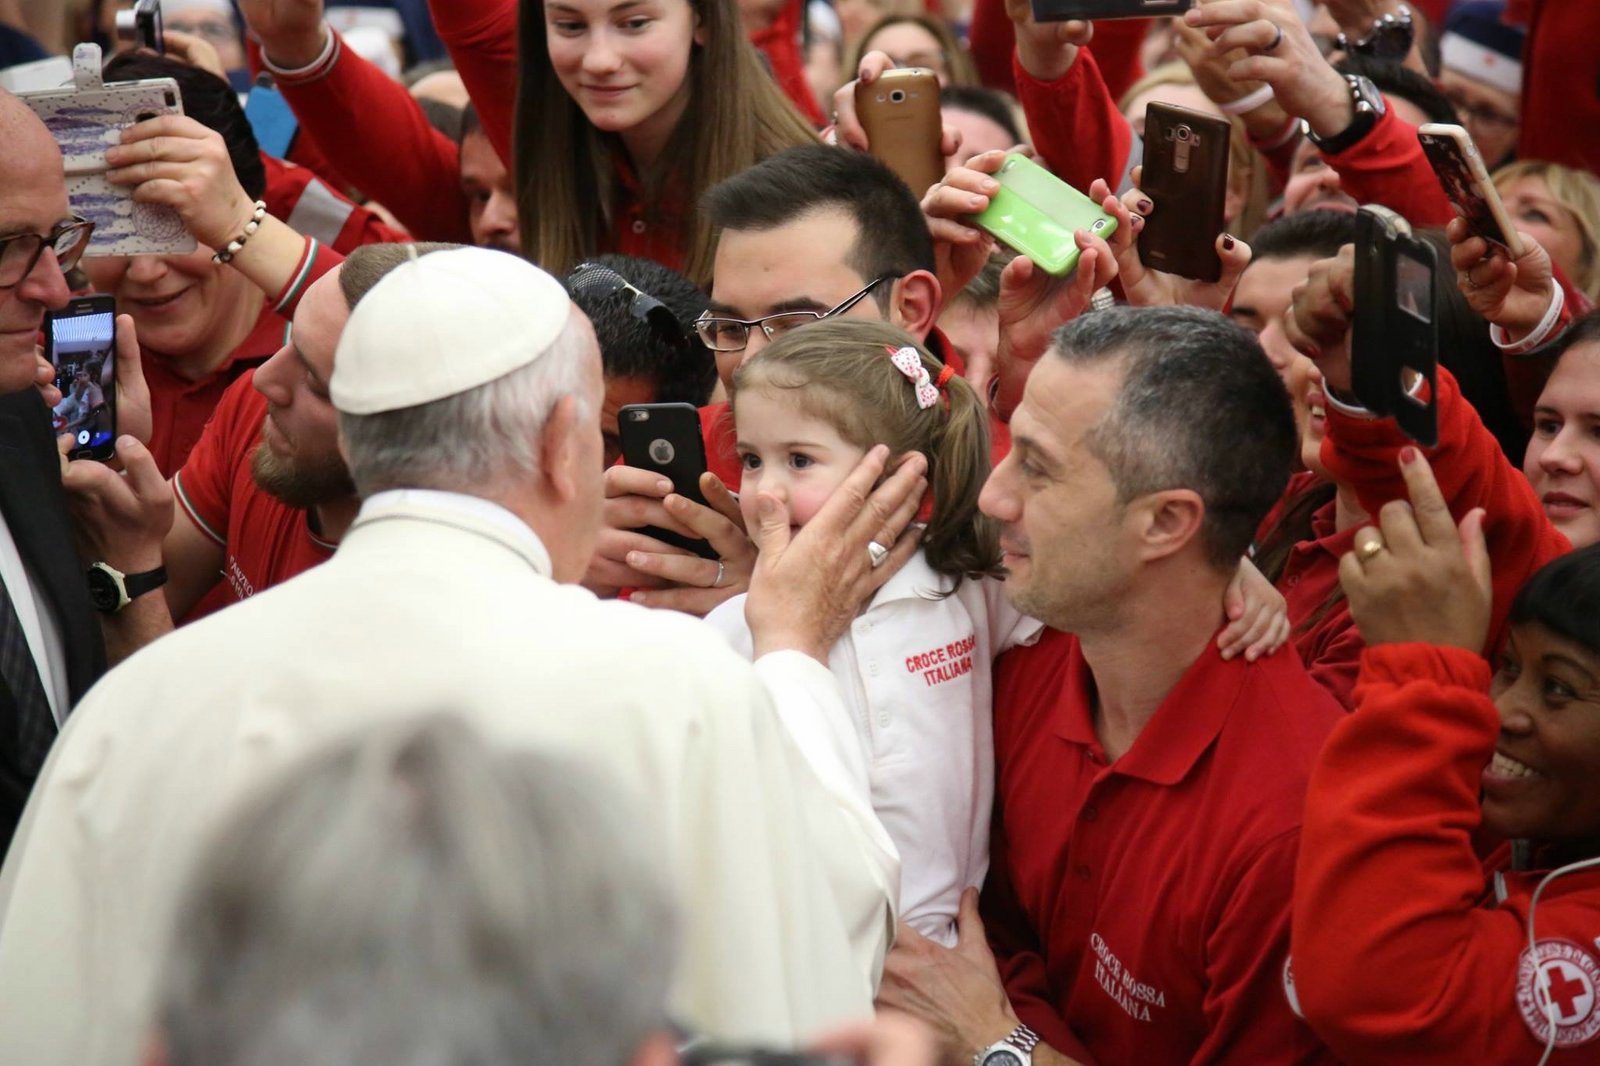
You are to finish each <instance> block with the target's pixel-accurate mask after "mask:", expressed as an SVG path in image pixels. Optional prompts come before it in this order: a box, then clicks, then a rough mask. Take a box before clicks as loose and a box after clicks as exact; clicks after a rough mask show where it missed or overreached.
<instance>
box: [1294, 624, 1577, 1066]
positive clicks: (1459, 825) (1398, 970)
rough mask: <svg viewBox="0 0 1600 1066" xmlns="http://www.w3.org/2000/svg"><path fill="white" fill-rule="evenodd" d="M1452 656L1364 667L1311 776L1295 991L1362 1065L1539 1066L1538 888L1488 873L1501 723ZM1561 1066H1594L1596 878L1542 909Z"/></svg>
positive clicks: (1438, 651)
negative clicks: (1487, 834)
mask: <svg viewBox="0 0 1600 1066" xmlns="http://www.w3.org/2000/svg"><path fill="white" fill-rule="evenodd" d="M1488 685H1489V668H1488V665H1487V664H1486V663H1485V662H1484V661H1483V660H1482V659H1481V658H1479V657H1478V656H1476V655H1473V654H1471V653H1470V652H1466V651H1463V650H1461V649H1459V648H1436V647H1433V646H1431V645H1426V644H1391V645H1385V646H1383V647H1378V648H1370V649H1368V650H1367V652H1366V653H1365V654H1364V655H1363V656H1362V660H1361V681H1360V684H1359V685H1358V686H1357V689H1356V700H1357V707H1356V710H1355V713H1353V714H1351V715H1350V716H1348V717H1347V718H1346V719H1345V720H1344V721H1343V722H1341V723H1339V725H1338V726H1336V727H1335V728H1334V730H1333V735H1332V736H1331V737H1330V738H1329V739H1328V743H1327V746H1326V747H1325V748H1324V749H1323V752H1322V756H1321V758H1320V759H1319V760H1318V762H1317V766H1316V770H1315V771H1314V772H1313V773H1312V775H1311V784H1310V788H1309V790H1308V792H1307V796H1306V815H1305V827H1304V829H1303V830H1302V832H1301V844H1300V860H1299V863H1298V866H1297V868H1296V871H1295V884H1296V888H1295V898H1294V932H1293V946H1294V988H1295V992H1296V994H1297V996H1298V999H1299V1004H1300V1006H1301V1008H1302V1009H1303V1011H1304V1013H1305V1016H1306V1017H1307V1018H1308V1019H1310V1021H1311V1026H1312V1028H1313V1029H1315V1030H1316V1031H1317V1033H1318V1035H1320V1036H1321V1037H1322V1038H1323V1039H1324V1040H1326V1041H1327V1042H1328V1045H1329V1046H1330V1047H1331V1048H1333V1050H1334V1051H1335V1052H1336V1053H1338V1054H1339V1055H1340V1056H1342V1057H1343V1058H1344V1059H1345V1060H1346V1061H1348V1062H1351V1063H1364V1064H1367V1066H1403V1064H1404V1066H1410V1064H1415V1066H1434V1064H1437V1063H1482V1064H1485V1066H1510V1064H1514V1063H1515V1064H1530V1066H1531V1064H1532V1063H1534V1062H1537V1061H1539V1057H1540V1055H1541V1054H1543V1051H1544V1044H1545V1040H1546V1038H1547V1036H1548V1035H1549V1028H1548V1026H1549V1022H1548V1020H1547V1019H1546V1017H1545V1010H1544V1006H1545V1004H1544V1001H1543V999H1542V998H1540V997H1538V996H1537V993H1536V989H1535V960H1534V956H1533V955H1531V954H1530V953H1529V950H1528V934H1527V925H1526V922H1527V911H1528V904H1529V901H1530V899H1531V897H1532V894H1533V891H1534V889H1535V888H1536V887H1537V885H1538V883H1539V881H1540V880H1541V879H1542V876H1543V875H1542V873H1531V874H1527V873H1511V872H1509V871H1507V870H1505V869H1495V868H1493V867H1491V868H1489V869H1485V866H1484V864H1482V863H1480V861H1479V859H1478V857H1477V855H1476V853H1475V852H1474V850H1473V844H1472V838H1473V834H1474V832H1475V831H1476V830H1477V829H1478V827H1479V825H1480V822H1481V820H1482V814H1481V808H1480V807H1479V802H1478V788H1479V778H1480V775H1481V774H1482V772H1483V768H1484V766H1486V765H1487V764H1488V762H1489V759H1490V757H1491V755H1492V754H1493V752H1494V746H1495V740H1496V737H1497V735H1498V732H1499V726H1500V719H1499V715H1498V714H1497V713H1496V711H1495V706H1494V704H1493V703H1492V702H1491V701H1490V700H1489V698H1488V697H1487V696H1486V695H1485V694H1484V693H1485V691H1486V690H1487V688H1488ZM1535 931H1536V934H1537V937H1538V941H1537V946H1536V952H1537V958H1538V962H1537V966H1538V968H1539V969H1542V970H1543V971H1544V974H1545V977H1546V978H1547V980H1548V982H1549V989H1550V996H1549V1006H1550V1007H1552V1008H1554V1009H1555V1011H1556V1047H1557V1050H1556V1052H1555V1054H1554V1055H1553V1056H1552V1057H1551V1059H1550V1061H1551V1062H1552V1063H1554V1064H1562V1063H1565V1064H1569V1066H1578V1064H1579V1063H1585V1064H1589V1063H1594V1062H1596V1061H1600V1039H1597V1038H1600V951H1597V945H1596V943H1595V936H1596V933H1597V932H1600V871H1595V870H1589V871H1583V872H1579V873H1574V874H1571V875H1568V876H1565V877H1563V878H1561V879H1559V880H1557V881H1554V882H1552V883H1551V884H1550V886H1549V887H1548V888H1547V889H1546V890H1545V891H1544V893H1543V894H1542V895H1541V896H1540V897H1539V909H1538V914H1537V927H1536V930H1535Z"/></svg>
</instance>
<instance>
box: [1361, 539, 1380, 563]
mask: <svg viewBox="0 0 1600 1066" xmlns="http://www.w3.org/2000/svg"><path fill="white" fill-rule="evenodd" d="M1383 548H1384V544H1383V540H1382V538H1379V539H1376V540H1369V541H1367V542H1366V543H1365V544H1363V545H1361V547H1359V548H1357V549H1356V558H1358V559H1360V560H1361V561H1362V562H1364V563H1366V562H1371V561H1372V557H1373V556H1374V555H1377V554H1378V553H1379V552H1381V551H1383Z"/></svg>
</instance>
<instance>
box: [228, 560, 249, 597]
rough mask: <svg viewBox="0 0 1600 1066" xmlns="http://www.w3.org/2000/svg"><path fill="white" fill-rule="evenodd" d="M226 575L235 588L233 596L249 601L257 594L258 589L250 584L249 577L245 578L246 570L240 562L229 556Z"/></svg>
mask: <svg viewBox="0 0 1600 1066" xmlns="http://www.w3.org/2000/svg"><path fill="white" fill-rule="evenodd" d="M224 573H225V574H226V575H227V578H228V584H229V585H231V586H233V594H234V595H235V596H237V597H239V598H240V599H241V600H248V599H249V598H250V597H251V596H254V595H255V594H256V587H255V586H254V585H252V584H251V583H250V579H249V578H248V577H245V574H244V570H243V569H241V568H240V566H239V560H238V559H235V558H234V557H233V556H232V555H229V556H228V566H227V569H226V570H225V571H224Z"/></svg>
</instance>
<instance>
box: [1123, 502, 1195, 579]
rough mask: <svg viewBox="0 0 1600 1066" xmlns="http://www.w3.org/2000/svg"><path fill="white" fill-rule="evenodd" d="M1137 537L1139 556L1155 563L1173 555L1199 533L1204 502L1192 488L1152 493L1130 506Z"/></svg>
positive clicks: (1192, 540) (1145, 560) (1191, 541)
mask: <svg viewBox="0 0 1600 1066" xmlns="http://www.w3.org/2000/svg"><path fill="white" fill-rule="evenodd" d="M1131 516H1132V518H1133V520H1134V522H1135V524H1136V528H1135V532H1136V533H1137V534H1138V537H1139V557H1140V559H1141V560H1143V561H1144V562H1155V561H1156V560H1158V559H1165V558H1167V557H1168V556H1172V555H1176V554H1177V553H1178V552H1180V551H1182V550H1183V549H1184V548H1186V547H1188V546H1189V545H1190V544H1191V543H1193V542H1194V540H1195V539H1196V538H1197V537H1199V536H1200V528H1201V526H1203V525H1204V524H1205V520H1206V505H1205V501H1204V500H1202V499H1201V498H1200V494H1199V493H1198V492H1195V491H1194V490H1193V489H1168V490H1166V491H1164V492H1152V493H1150V494H1149V495H1148V496H1145V497H1143V498H1142V499H1140V500H1139V501H1137V503H1135V505H1134V506H1133V508H1132V509H1131Z"/></svg>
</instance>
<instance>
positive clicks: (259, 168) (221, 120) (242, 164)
mask: <svg viewBox="0 0 1600 1066" xmlns="http://www.w3.org/2000/svg"><path fill="white" fill-rule="evenodd" d="M102 73H103V74H104V76H105V79H106V81H136V80H138V79H140V78H171V79H173V80H174V81H176V82H177V83H178V95H179V97H180V99H182V100H183V113H184V114H186V115H188V116H189V117H190V118H192V119H194V120H195V121H196V122H198V123H200V124H201V125H202V126H205V127H207V128H208V129H213V130H216V131H217V132H218V133H220V134H222V140H223V141H224V142H225V143H226V144H227V146H228V158H229V159H230V160H232V162H233V173H234V175H235V176H236V177H237V178H238V179H239V184H240V185H241V186H243V187H244V191H245V193H246V194H247V195H248V196H250V198H251V199H253V200H259V199H261V198H262V197H263V196H264V195H266V192H267V168H266V165H265V164H264V163H262V162H261V146H260V145H259V144H257V143H256V135H255V131H254V130H252V129H251V128H250V120H249V119H247V118H245V117H244V108H243V107H240V106H239V94H238V93H236V92H234V91H233V86H231V85H229V84H228V83H227V82H225V81H223V80H222V79H221V78H219V77H217V76H216V75H215V74H212V73H210V72H209V71H205V70H201V69H200V68H199V67H195V66H190V65H189V64H188V63H185V62H183V60H181V59H177V58H174V57H172V56H158V55H155V54H154V53H151V52H122V53H120V54H118V55H114V56H112V57H111V58H110V59H108V60H106V62H105V66H104V67H103V68H102Z"/></svg>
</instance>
